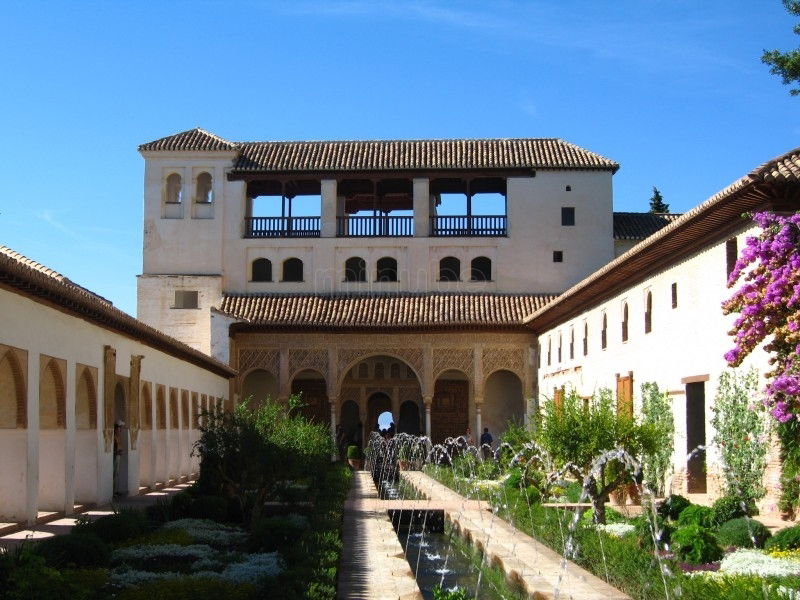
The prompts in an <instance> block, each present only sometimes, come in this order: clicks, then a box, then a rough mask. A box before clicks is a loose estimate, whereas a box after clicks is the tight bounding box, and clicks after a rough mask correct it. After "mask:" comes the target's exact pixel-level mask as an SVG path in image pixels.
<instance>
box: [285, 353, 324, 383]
mask: <svg viewBox="0 0 800 600" xmlns="http://www.w3.org/2000/svg"><path fill="white" fill-rule="evenodd" d="M304 369H310V370H312V371H317V372H319V373H321V374H322V375H323V376H324V377H325V378H327V377H328V351H327V350H326V349H324V348H319V349H317V348H302V349H291V350H289V375H290V376H293V375H295V374H296V373H298V372H300V371H302V370H304Z"/></svg>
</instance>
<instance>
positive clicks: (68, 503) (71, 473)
mask: <svg viewBox="0 0 800 600" xmlns="http://www.w3.org/2000/svg"><path fill="white" fill-rule="evenodd" d="M66 375H67V379H66V388H67V389H66V390H64V391H65V395H66V406H65V409H66V415H65V417H66V423H65V425H66V431H65V436H64V437H65V446H66V447H65V452H66V455H65V457H64V470H65V473H64V478H65V487H64V514H66V515H71V514H72V512H73V511H74V510H75V377H76V375H75V363H74V362H71V361H67V373H66Z"/></svg>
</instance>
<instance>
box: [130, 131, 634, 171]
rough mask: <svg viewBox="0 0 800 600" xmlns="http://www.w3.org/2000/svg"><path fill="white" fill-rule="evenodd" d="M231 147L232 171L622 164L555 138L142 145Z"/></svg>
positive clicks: (188, 135) (190, 138)
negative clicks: (234, 156) (232, 155)
mask: <svg viewBox="0 0 800 600" xmlns="http://www.w3.org/2000/svg"><path fill="white" fill-rule="evenodd" d="M226 150H238V151H239V152H238V155H237V157H236V159H235V160H234V165H233V170H232V172H233V173H254V172H256V173H307V172H319V171H323V172H338V171H344V172H364V171H426V170H442V169H450V170H473V169H536V168H540V169H593V170H604V171H612V172H616V170H617V169H618V168H619V165H618V164H617V163H616V162H614V161H613V160H610V159H608V158H605V157H604V156H600V155H599V154H595V153H594V152H589V151H588V150H585V149H584V148H581V147H580V146H576V145H575V144H571V143H569V142H566V141H564V140H560V139H556V138H527V139H453V140H363V141H357V140H351V141H294V142H291V141H289V142H229V141H227V140H224V139H222V138H220V137H218V136H216V135H214V134H212V133H209V132H207V131H204V130H203V129H199V128H195V129H191V130H189V131H183V132H181V133H176V134H175V135H171V136H167V137H164V138H161V139H158V140H155V141H152V142H148V143H146V144H142V145H141V146H139V151H140V152H149V151H172V152H180V151H226Z"/></svg>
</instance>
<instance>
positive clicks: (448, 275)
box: [439, 256, 461, 281]
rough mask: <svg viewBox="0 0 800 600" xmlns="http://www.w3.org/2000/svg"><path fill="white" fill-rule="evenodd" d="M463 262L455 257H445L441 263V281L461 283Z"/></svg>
mask: <svg viewBox="0 0 800 600" xmlns="http://www.w3.org/2000/svg"><path fill="white" fill-rule="evenodd" d="M460 280H461V261H460V260H458V259H457V258H456V257H455V256H445V257H444V258H443V259H442V260H440V261H439V281H460Z"/></svg>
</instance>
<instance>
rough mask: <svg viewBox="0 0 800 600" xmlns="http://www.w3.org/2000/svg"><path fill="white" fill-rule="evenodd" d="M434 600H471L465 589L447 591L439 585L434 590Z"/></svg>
mask: <svg viewBox="0 0 800 600" xmlns="http://www.w3.org/2000/svg"><path fill="white" fill-rule="evenodd" d="M433 600H469V596H467V590H465V589H463V588H457V589H455V590H445V589H442V587H441V586H438V585H437V586H436V587H435V588H433Z"/></svg>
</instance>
